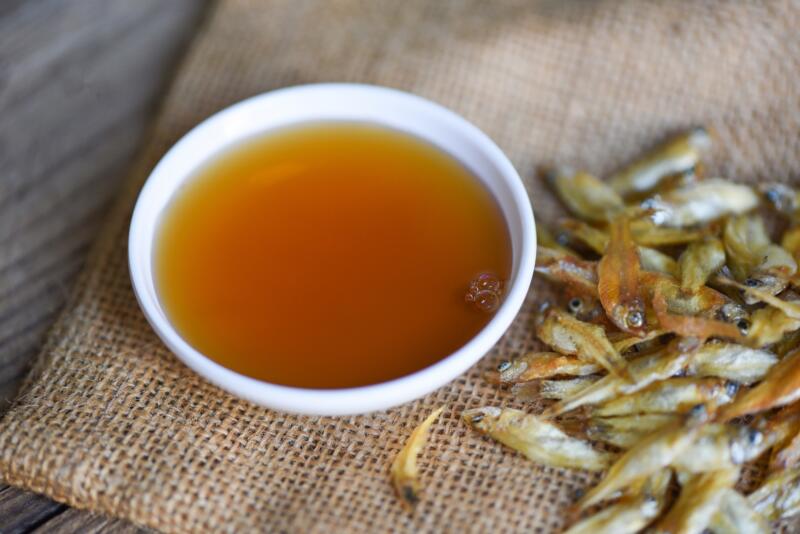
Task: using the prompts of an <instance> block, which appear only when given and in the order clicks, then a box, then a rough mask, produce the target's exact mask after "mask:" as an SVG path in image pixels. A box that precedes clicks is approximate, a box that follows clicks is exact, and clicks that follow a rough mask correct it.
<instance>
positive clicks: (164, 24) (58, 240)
mask: <svg viewBox="0 0 800 534" xmlns="http://www.w3.org/2000/svg"><path fill="white" fill-rule="evenodd" d="M208 3H209V2H208V1H207V0H170V1H169V2H163V1H161V0H136V1H135V2H131V1H128V0H3V1H0V169H2V172H0V417H2V414H3V412H4V411H5V410H6V409H7V406H8V404H9V403H8V401H7V399H10V398H11V397H12V396H13V395H14V394H15V392H16V390H17V386H18V384H19V382H20V380H21V378H22V376H24V374H25V372H26V371H27V369H28V367H29V364H30V361H31V359H32V358H33V357H34V356H35V355H36V354H37V353H38V347H39V346H40V344H41V341H42V338H43V335H44V333H45V332H46V331H47V329H48V327H49V325H50V324H51V322H52V320H53V319H54V317H55V316H56V315H57V313H58V310H59V309H60V308H61V306H62V305H63V302H64V300H65V298H66V296H67V294H68V292H69V287H70V286H71V283H72V281H73V280H74V277H75V276H76V274H77V273H78V272H79V270H80V268H81V266H82V265H83V262H84V259H85V254H86V251H87V250H88V248H89V245H90V243H91V241H92V239H93V238H94V236H95V235H96V233H97V231H98V230H99V228H100V226H101V224H102V220H103V218H104V213H105V211H106V209H107V206H108V203H109V200H110V199H111V197H112V196H113V194H114V192H115V191H116V189H117V188H118V186H119V184H120V183H121V180H122V179H123V178H124V176H125V172H126V169H127V167H128V166H129V164H130V162H131V159H132V158H133V156H134V154H135V152H136V149H137V147H138V146H139V144H140V142H141V139H142V135H143V133H144V132H145V129H146V126H147V123H148V121H149V120H150V118H151V115H152V110H153V109H154V106H155V104H156V102H157V100H158V96H159V95H160V93H161V92H162V91H163V88H164V86H165V83H166V81H167V80H168V79H169V74H170V71H171V69H172V67H173V66H174V65H175V63H176V61H177V59H178V57H179V56H180V52H181V51H182V50H183V48H184V47H185V44H186V43H187V42H188V38H189V37H190V35H191V34H192V32H193V29H194V28H195V27H196V26H197V24H198V23H199V21H200V19H201V17H202V15H203V13H204V12H205V9H206V7H207V5H208ZM33 530H35V531H36V532H76V533H77V532H81V533H83V532H125V533H129V532H131V533H132V532H146V531H144V530H142V529H139V528H138V527H135V526H133V525H131V524H130V523H128V522H126V521H122V520H118V519H112V518H108V517H104V516H99V515H94V514H89V513H87V512H83V511H78V510H72V509H69V508H67V507H66V506H64V505H62V504H59V503H55V502H52V501H50V500H48V499H47V498H45V497H42V496H40V495H36V494H33V493H29V492H24V491H21V490H18V489H16V488H11V487H8V486H6V485H3V484H2V483H0V532H2V533H3V534H6V533H11V532H14V533H16V532H31V531H33Z"/></svg>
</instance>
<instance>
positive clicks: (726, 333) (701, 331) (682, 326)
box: [653, 288, 742, 340]
mask: <svg viewBox="0 0 800 534" xmlns="http://www.w3.org/2000/svg"><path fill="white" fill-rule="evenodd" d="M653 309H654V310H655V312H656V317H657V318H658V322H659V324H660V325H661V328H663V329H664V330H667V331H669V332H673V333H675V334H677V335H679V336H684V337H695V338H698V339H702V340H705V339H708V338H710V337H725V338H730V339H740V338H741V337H742V335H741V333H740V331H739V328H737V327H736V326H735V325H732V324H730V323H725V322H722V321H717V320H716V319H707V318H705V317H698V316H690V315H677V314H672V313H669V310H668V307H667V299H666V297H665V296H664V294H663V293H661V292H660V290H659V289H658V288H656V290H655V293H654V295H653Z"/></svg>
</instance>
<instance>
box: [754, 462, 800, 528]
mask: <svg viewBox="0 0 800 534" xmlns="http://www.w3.org/2000/svg"><path fill="white" fill-rule="evenodd" d="M747 500H748V501H749V502H750V504H751V505H752V506H753V509H754V510H755V511H756V512H758V513H760V514H761V515H762V516H764V517H765V518H766V519H767V520H769V521H777V520H778V519H783V518H786V517H791V516H793V515H795V514H797V513H798V512H800V466H798V467H793V468H791V469H785V470H783V471H775V472H774V473H771V474H770V475H769V476H768V477H767V478H766V480H764V482H762V483H761V486H760V487H759V488H758V489H757V490H756V491H754V492H753V493H751V494H750V495H748V496H747Z"/></svg>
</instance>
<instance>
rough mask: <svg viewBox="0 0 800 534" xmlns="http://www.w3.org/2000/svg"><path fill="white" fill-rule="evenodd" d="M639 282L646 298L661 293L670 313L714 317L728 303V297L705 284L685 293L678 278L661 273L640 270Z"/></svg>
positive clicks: (651, 298)
mask: <svg viewBox="0 0 800 534" xmlns="http://www.w3.org/2000/svg"><path fill="white" fill-rule="evenodd" d="M639 283H640V285H641V286H642V288H643V289H644V291H645V295H646V298H647V299H648V300H650V301H652V300H653V298H654V297H655V295H656V294H661V295H663V297H664V300H665V301H666V304H667V312H668V313H671V314H678V315H699V316H703V317H714V316H716V315H717V314H718V312H720V311H721V310H722V309H723V307H725V306H726V305H728V304H730V299H728V297H726V296H725V295H723V294H722V293H720V292H719V291H716V290H714V289H711V288H710V287H707V286H701V287H700V288H699V289H698V290H697V291H695V292H693V293H686V292H684V291H683V290H682V289H681V285H680V282H679V281H678V280H676V279H675V278H673V277H671V276H667V275H665V274H661V273H654V272H642V273H641V274H640V275H639Z"/></svg>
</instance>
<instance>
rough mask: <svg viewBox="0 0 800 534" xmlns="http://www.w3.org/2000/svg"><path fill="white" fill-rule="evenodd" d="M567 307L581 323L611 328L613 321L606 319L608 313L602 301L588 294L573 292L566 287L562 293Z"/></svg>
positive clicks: (565, 307)
mask: <svg viewBox="0 0 800 534" xmlns="http://www.w3.org/2000/svg"><path fill="white" fill-rule="evenodd" d="M562 294H563V296H564V299H565V301H566V305H565V306H563V307H564V309H566V310H567V311H568V312H569V313H570V314H572V315H574V316H575V318H576V319H578V320H579V321H584V322H587V323H592V324H599V325H602V326H604V327H605V326H611V321H609V319H608V317H606V312H605V310H603V306H602V305H601V304H600V301H599V300H597V299H596V298H594V297H591V296H589V295H586V294H583V295H582V294H580V292H578V291H573V290H572V289H571V288H570V287H568V286H567V287H565V288H564V290H563V291H562Z"/></svg>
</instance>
